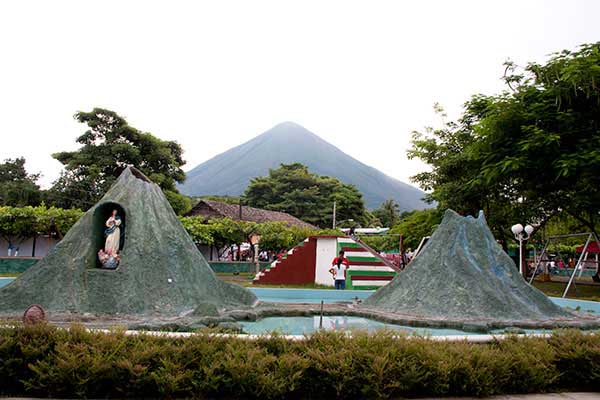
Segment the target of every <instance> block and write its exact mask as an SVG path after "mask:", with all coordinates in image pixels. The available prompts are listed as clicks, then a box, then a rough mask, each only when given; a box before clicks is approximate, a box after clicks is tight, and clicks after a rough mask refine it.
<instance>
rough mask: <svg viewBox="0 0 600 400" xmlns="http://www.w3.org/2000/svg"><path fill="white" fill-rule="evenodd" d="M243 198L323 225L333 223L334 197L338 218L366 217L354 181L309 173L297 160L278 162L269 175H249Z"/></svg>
mask: <svg viewBox="0 0 600 400" xmlns="http://www.w3.org/2000/svg"><path fill="white" fill-rule="evenodd" d="M243 198H244V200H245V201H246V202H247V203H248V205H250V206H252V207H258V208H264V209H268V210H275V211H282V212H286V213H289V214H291V215H293V216H295V217H297V218H300V219H301V220H303V221H306V222H309V223H311V224H313V225H317V226H320V227H322V228H323V227H330V226H332V223H333V221H332V219H333V203H334V201H335V202H336V218H337V220H338V221H343V220H348V219H353V220H354V221H356V222H358V223H359V224H361V223H365V221H366V219H367V214H366V210H365V205H364V201H363V198H362V194H361V193H360V192H359V191H358V189H356V187H355V186H354V185H349V184H345V183H342V182H340V181H339V180H338V179H336V178H333V177H329V176H319V175H317V174H314V173H311V172H310V171H309V170H308V167H306V166H305V165H302V164H299V163H293V164H281V166H280V167H279V168H277V169H271V170H269V175H268V176H261V177H256V178H254V179H252V180H251V181H250V184H249V185H248V188H247V189H246V192H245V193H244V196H243Z"/></svg>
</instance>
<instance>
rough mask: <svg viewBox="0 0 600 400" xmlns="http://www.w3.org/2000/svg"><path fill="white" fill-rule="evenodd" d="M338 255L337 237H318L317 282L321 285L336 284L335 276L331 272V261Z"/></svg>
mask: <svg viewBox="0 0 600 400" xmlns="http://www.w3.org/2000/svg"><path fill="white" fill-rule="evenodd" d="M336 256H337V239H335V238H318V239H317V257H316V265H315V269H316V271H315V283H317V284H319V285H326V286H334V281H333V278H332V277H331V274H330V273H329V269H330V268H331V262H332V261H333V259H334V258H335V257H336Z"/></svg>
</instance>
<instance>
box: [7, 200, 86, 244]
mask: <svg viewBox="0 0 600 400" xmlns="http://www.w3.org/2000/svg"><path fill="white" fill-rule="evenodd" d="M81 215H83V213H82V212H81V210H78V209H69V210H64V209H61V208H56V207H50V208H48V207H46V206H45V205H41V206H38V207H31V206H27V207H8V206H4V207H0V237H2V238H3V239H4V240H6V241H7V242H8V241H11V242H17V243H19V242H22V241H23V240H26V239H29V238H32V237H34V236H35V235H37V234H38V233H51V232H55V233H57V234H58V236H59V238H60V237H61V236H63V235H64V234H66V233H67V231H68V230H69V229H70V228H71V226H73V225H74V224H75V222H77V220H78V219H79V218H80V217H81Z"/></svg>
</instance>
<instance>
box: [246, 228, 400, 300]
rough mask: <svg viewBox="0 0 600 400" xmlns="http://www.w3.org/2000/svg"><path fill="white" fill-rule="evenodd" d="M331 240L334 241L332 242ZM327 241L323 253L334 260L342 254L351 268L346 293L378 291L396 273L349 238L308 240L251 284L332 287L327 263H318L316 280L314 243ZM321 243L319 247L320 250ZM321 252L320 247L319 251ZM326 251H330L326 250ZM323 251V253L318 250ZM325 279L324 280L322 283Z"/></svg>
mask: <svg viewBox="0 0 600 400" xmlns="http://www.w3.org/2000/svg"><path fill="white" fill-rule="evenodd" d="M332 239H334V240H332ZM319 240H328V241H329V242H328V243H330V244H327V245H325V250H326V251H327V252H328V253H329V254H330V257H331V258H330V259H331V260H333V257H335V256H336V255H337V254H338V253H339V252H340V251H341V250H343V251H344V252H345V253H346V254H345V256H346V258H347V259H348V263H349V264H350V268H348V270H347V272H346V288H347V289H371V290H373V289H377V288H379V287H381V286H384V285H386V284H388V283H389V282H390V281H391V280H392V279H393V278H394V276H396V273H397V272H398V269H397V268H395V266H393V265H392V264H391V263H389V262H388V261H387V260H385V259H384V258H383V257H381V256H380V255H379V254H378V253H377V252H375V251H374V250H373V249H371V248H370V247H368V246H367V245H366V244H364V243H362V242H361V241H357V240H355V239H353V238H350V237H338V238H336V237H331V236H329V237H324V236H311V237H309V238H307V239H305V240H304V241H303V242H302V243H300V244H299V245H298V246H296V247H294V248H293V249H292V250H290V251H288V253H287V254H285V255H284V256H283V257H282V258H281V260H277V261H274V262H273V263H272V264H271V266H270V267H269V268H268V269H266V270H264V271H262V272H259V273H258V274H257V275H256V276H255V277H254V280H253V283H254V284H258V285H310V284H314V283H315V282H319V283H321V284H326V285H332V286H333V280H332V279H329V273H328V272H326V271H327V269H328V268H330V267H329V266H330V264H329V263H330V262H331V261H329V260H330V259H329V258H328V259H327V260H326V261H324V260H323V259H321V261H319V263H320V265H319V266H318V268H319V271H320V272H319V274H320V275H319V276H320V278H319V279H316V278H317V277H316V274H317V265H316V263H317V241H319ZM322 243H323V242H320V244H319V246H323V244H322ZM319 248H320V249H323V247H319ZM327 249H329V250H327ZM319 251H322V250H319ZM324 277H326V279H324Z"/></svg>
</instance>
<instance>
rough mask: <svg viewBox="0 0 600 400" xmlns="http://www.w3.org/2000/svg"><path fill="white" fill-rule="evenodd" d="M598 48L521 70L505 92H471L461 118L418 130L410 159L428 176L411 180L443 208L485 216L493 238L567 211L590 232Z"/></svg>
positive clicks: (598, 190)
mask: <svg viewBox="0 0 600 400" xmlns="http://www.w3.org/2000/svg"><path fill="white" fill-rule="evenodd" d="M599 49H600V43H595V44H589V45H583V46H581V47H580V48H579V49H578V50H577V51H575V52H570V51H566V50H565V51H562V52H560V53H557V54H554V55H553V56H551V57H550V58H549V60H548V61H547V62H546V63H545V64H538V63H530V64H528V65H527V66H526V67H525V68H524V69H522V70H518V69H517V68H516V67H515V66H514V65H513V64H510V63H508V64H507V75H506V77H505V80H506V83H507V85H508V90H507V91H506V92H504V93H501V94H499V95H494V96H483V95H476V96H473V97H472V98H471V100H470V101H468V102H467V103H466V104H465V109H464V113H463V115H462V117H461V118H460V119H459V120H458V121H456V122H449V123H445V124H444V126H443V127H442V128H441V129H436V130H433V129H428V130H427V131H426V132H424V133H415V135H414V137H413V142H412V145H413V146H412V149H411V150H410V151H409V156H410V157H418V158H420V159H421V160H423V161H425V162H426V163H427V164H429V165H430V167H431V170H430V171H428V172H423V173H421V174H418V175H416V176H415V177H414V178H413V179H414V181H416V182H417V183H419V184H420V186H421V187H422V188H424V189H426V190H429V191H431V192H430V194H429V198H430V199H431V200H435V201H437V202H438V203H439V205H440V207H442V208H447V207H451V208H455V209H457V210H458V211H460V212H463V213H469V214H475V213H476V212H477V211H478V210H479V209H482V210H484V211H485V212H486V216H487V218H488V221H489V222H490V224H491V225H492V228H493V230H494V233H495V234H496V235H500V237H502V238H504V239H507V238H510V236H511V234H510V231H509V229H510V226H511V225H512V224H514V223H516V222H520V223H525V222H528V223H533V224H536V226H537V227H543V226H544V224H545V223H546V222H547V221H548V220H549V219H550V218H551V217H553V216H554V215H556V214H558V213H561V212H566V213H568V214H570V215H571V216H573V217H574V218H576V219H577V220H579V221H580V222H581V223H582V224H584V225H585V226H586V227H587V228H588V229H590V230H594V229H595V227H596V222H597V220H598V217H599V214H598V212H599V210H600V175H599V174H598V171H600V148H599V147H598V143H600V129H599V128H600V91H599V87H598V85H599V84H600V50H599Z"/></svg>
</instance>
